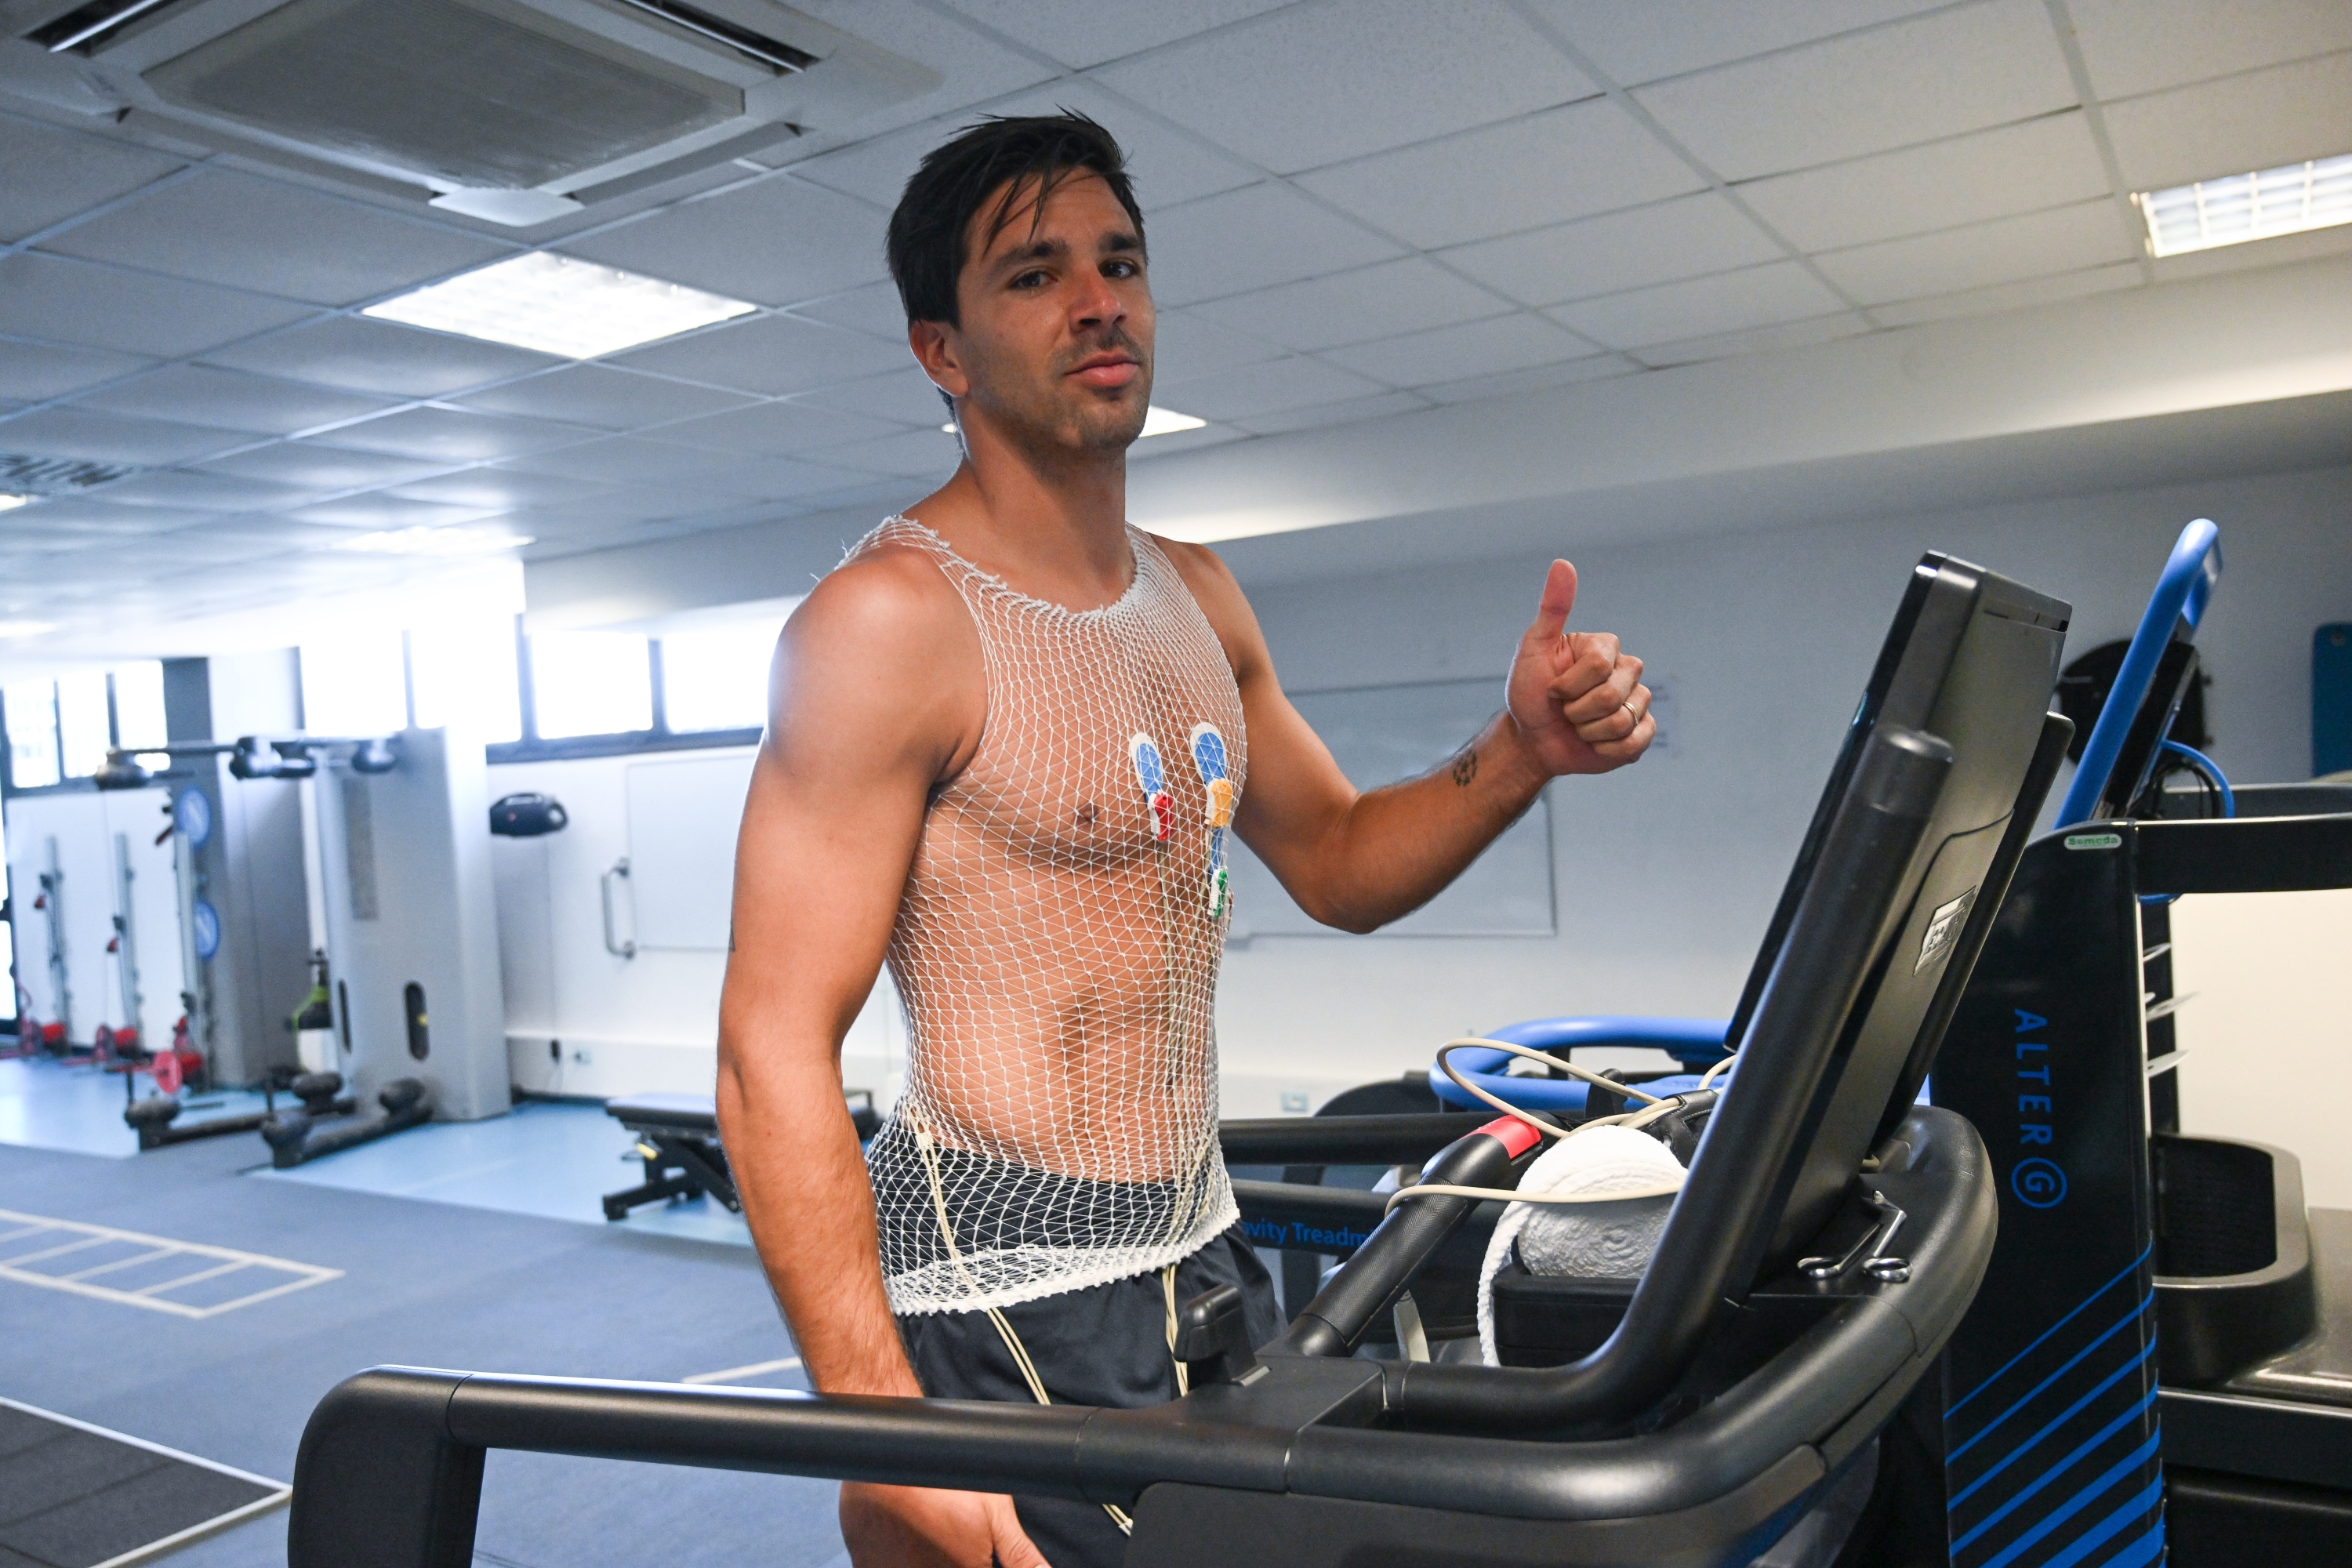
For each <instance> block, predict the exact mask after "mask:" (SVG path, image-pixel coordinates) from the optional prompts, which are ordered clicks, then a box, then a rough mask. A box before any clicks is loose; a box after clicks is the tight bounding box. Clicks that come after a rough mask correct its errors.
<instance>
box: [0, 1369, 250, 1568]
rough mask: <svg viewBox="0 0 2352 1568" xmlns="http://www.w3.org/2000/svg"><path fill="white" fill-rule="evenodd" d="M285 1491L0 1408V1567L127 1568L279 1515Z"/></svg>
mask: <svg viewBox="0 0 2352 1568" xmlns="http://www.w3.org/2000/svg"><path fill="white" fill-rule="evenodd" d="M289 1492H290V1489H289V1488H288V1487H287V1486H286V1485H285V1484H284V1483H282V1482H279V1481H272V1480H267V1479H263V1478H262V1477H260V1476H249V1475H247V1474H246V1473H245V1472H244V1471H243V1470H234V1469H231V1468H228V1467H227V1466H226V1465H215V1464H214V1463H213V1462H212V1461H211V1460H209V1459H199V1458H196V1457H194V1455H192V1454H183V1453H179V1452H177V1451H175V1450H173V1449H171V1448H165V1447H160V1446H159V1445H156V1444H153V1443H147V1442H142V1441H141V1440H140V1439H138V1438H136V1437H126V1436H122V1435H121V1433H119V1432H110V1431H108V1430H106V1429H105V1428H104V1427H102V1426H89V1424H87V1423H86V1422H80V1421H75V1420H72V1419H70V1418H68V1417H67V1416H63V1415H52V1414H50V1413H49V1412H48V1411H46V1410H37V1409H35V1408H34V1407H33V1406H31V1405H19V1404H17V1403H16V1401H14V1400H11V1399H0V1568H128V1565H129V1564H131V1563H145V1562H149V1561H151V1560H152V1559H154V1558H157V1557H161V1556H163V1555H164V1554H165V1553H167V1552H174V1551H177V1550H178V1549H179V1548H180V1547H183V1546H185V1545H188V1544H189V1543H191V1542H195V1541H198V1540H201V1539H203V1538H204V1537H205V1536H207V1535H210V1534H211V1533H212V1532H213V1531H216V1530H225V1529H226V1528H227V1527H228V1526H230V1525H232V1524H235V1523H236V1522H238V1521H241V1520H245V1519H249V1518H251V1517H252V1516H253V1515H255V1514H257V1513H261V1512H264V1511H266V1510H269V1509H273V1508H276V1507H278V1505H279V1504H280V1503H283V1502H284V1501H285V1500H287V1497H288V1496H289Z"/></svg>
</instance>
